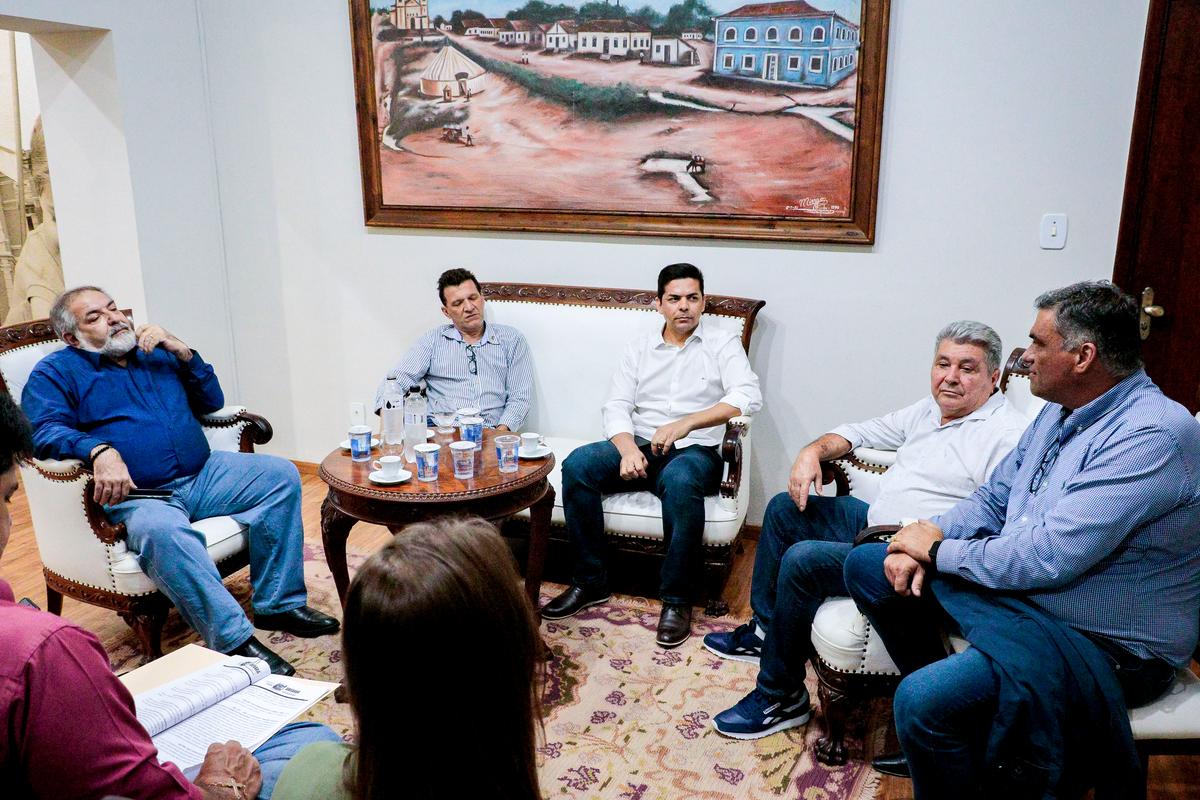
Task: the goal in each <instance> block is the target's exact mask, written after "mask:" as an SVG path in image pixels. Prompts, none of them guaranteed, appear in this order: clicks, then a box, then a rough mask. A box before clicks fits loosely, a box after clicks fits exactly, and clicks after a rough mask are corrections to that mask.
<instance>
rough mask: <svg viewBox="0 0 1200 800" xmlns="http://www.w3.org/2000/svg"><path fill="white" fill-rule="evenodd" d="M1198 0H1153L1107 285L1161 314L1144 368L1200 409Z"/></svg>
mask: <svg viewBox="0 0 1200 800" xmlns="http://www.w3.org/2000/svg"><path fill="white" fill-rule="evenodd" d="M1198 42H1200V0H1151V3H1150V11H1149V15H1148V19H1147V25H1146V43H1145V48H1144V50H1143V53H1142V72H1141V79H1140V82H1139V84H1138V96H1137V107H1136V109H1135V112H1134V121H1133V135H1132V138H1131V141H1130V146H1129V167H1128V172H1127V174H1126V177H1125V200H1124V205H1123V206H1122V209H1121V229H1120V233H1119V236H1118V240H1117V255H1116V262H1115V264H1114V267H1113V281H1114V282H1115V283H1116V284H1117V285H1118V286H1120V287H1121V288H1122V289H1124V290H1125V291H1127V292H1129V293H1130V294H1133V295H1134V296H1135V297H1140V295H1141V293H1142V290H1143V289H1146V288H1153V290H1154V304H1155V305H1157V306H1161V307H1162V310H1163V315H1162V316H1161V317H1158V318H1156V319H1151V320H1150V333H1149V336H1148V338H1147V339H1146V340H1145V342H1144V343H1143V347H1142V354H1143V356H1144V358H1145V360H1146V371H1147V372H1148V373H1149V374H1150V377H1152V378H1153V379H1154V381H1155V382H1156V383H1157V384H1158V385H1159V386H1161V387H1162V389H1163V391H1164V392H1166V393H1167V394H1168V395H1169V396H1171V397H1173V398H1174V399H1176V400H1178V401H1179V402H1180V403H1183V404H1184V405H1186V406H1187V407H1188V408H1189V409H1190V410H1191V411H1192V413H1196V411H1197V410H1200V80H1198V79H1197V77H1196V76H1197V74H1198V73H1197V65H1196V54H1197V43H1198Z"/></svg>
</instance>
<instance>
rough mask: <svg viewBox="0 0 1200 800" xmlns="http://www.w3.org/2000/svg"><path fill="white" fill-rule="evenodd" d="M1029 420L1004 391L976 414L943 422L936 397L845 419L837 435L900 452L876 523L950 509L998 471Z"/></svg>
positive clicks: (873, 513) (871, 516) (878, 502)
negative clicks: (878, 414)
mask: <svg viewBox="0 0 1200 800" xmlns="http://www.w3.org/2000/svg"><path fill="white" fill-rule="evenodd" d="M1028 424H1029V420H1028V419H1026V418H1025V417H1024V416H1022V415H1021V414H1020V413H1019V412H1018V411H1017V410H1016V409H1015V408H1013V407H1012V406H1010V405H1009V404H1008V401H1007V400H1006V399H1005V397H1004V395H1003V394H1001V393H1000V392H996V393H995V394H993V395H992V396H991V397H989V398H988V400H987V402H986V403H984V404H983V405H982V406H980V407H979V408H977V409H975V411H973V412H972V413H970V414H968V415H967V416H965V417H960V418H959V419H952V420H950V421H949V422H947V423H945V424H943V423H942V411H941V409H940V408H938V404H937V402H936V401H934V399H933V397H932V396H926V397H924V398H922V399H921V400H918V401H917V402H915V403H913V404H912V405H911V406H908V407H906V408H902V409H900V410H899V411H893V412H892V413H890V414H885V415H884V416H882V417H876V418H875V419H869V420H867V421H866V422H857V423H853V424H849V425H840V426H838V427H836V428H834V429H833V430H832V431H830V432H831V433H836V434H837V435H838V436H841V437H842V438H844V439H846V440H847V441H849V442H850V444H851V445H852V446H853V447H863V446H866V447H874V448H877V449H879V450H895V451H896V463H895V464H894V465H893V466H892V467H891V468H889V469H888V471H887V472H885V473H884V474H883V478H882V479H881V481H880V486H879V495H878V496H877V497H876V498H875V502H873V503H871V508H870V510H869V511H868V512H867V524H868V525H895V524H898V523H899V522H900V520H901V519H908V518H914V519H929V518H930V517H933V516H936V515H937V514H941V513H943V512H946V511H948V510H950V508H951V507H953V506H954V505H955V504H956V503H957V502H958V501H959V500H962V499H963V498H964V497H967V496H968V495H970V494H971V493H972V492H974V491H975V490H976V489H978V488H979V487H980V486H981V485H983V483H985V482H986V481H987V479H988V477H989V476H990V475H991V474H992V470H993V469H995V468H996V466H997V465H998V464H999V463H1000V462H1001V461H1002V460H1004V457H1005V456H1006V455H1008V453H1009V451H1010V450H1012V449H1013V448H1014V447H1016V445H1017V441H1018V440H1019V439H1020V438H1021V434H1022V433H1024V431H1025V428H1026V427H1027V426H1028Z"/></svg>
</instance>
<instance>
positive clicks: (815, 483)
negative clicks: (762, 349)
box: [704, 321, 1028, 739]
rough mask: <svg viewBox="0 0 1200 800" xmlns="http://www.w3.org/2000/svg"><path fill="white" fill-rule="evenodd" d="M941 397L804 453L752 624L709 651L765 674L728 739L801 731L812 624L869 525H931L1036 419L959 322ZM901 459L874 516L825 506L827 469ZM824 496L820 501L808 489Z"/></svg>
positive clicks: (839, 590) (726, 727) (766, 545)
mask: <svg viewBox="0 0 1200 800" xmlns="http://www.w3.org/2000/svg"><path fill="white" fill-rule="evenodd" d="M935 342H936V344H935V346H934V347H935V349H934V356H933V367H932V369H931V371H930V384H931V394H930V395H928V396H926V397H923V398H921V399H920V400H918V401H917V402H916V403H913V404H912V405H910V406H908V407H906V408H902V409H900V410H898V411H893V412H892V413H890V414H886V415H884V416H882V417H876V418H875V419H870V420H867V421H865V422H860V423H856V424H848V425H841V426H839V427H837V428H834V429H833V431H831V432H829V433H827V434H825V435H824V436H822V437H820V438H819V439H817V440H816V441H814V442H812V443H811V444H809V445H808V446H806V447H805V448H804V449H803V450H801V451H800V454H799V455H797V456H796V460H795V462H794V463H793V465H792V471H791V475H790V476H789V478H788V490H787V491H786V492H781V493H779V494H777V495H776V496H775V497H774V498H773V499H772V500H771V502H770V504H769V505H768V506H767V512H766V514H765V515H764V518H763V527H762V533H761V535H760V536H759V542H758V547H757V550H756V554H755V558H754V577H753V578H752V580H751V589H750V606H751V608H752V609H753V612H754V615H753V616H752V617H751V619H750V621H749V622H748V623H746V624H745V625H742V626H740V627H738V628H736V629H735V630H733V631H731V632H729V633H710V634H708V635H707V636H705V637H704V646H705V647H707V648H708V649H709V650H711V651H712V652H714V653H716V654H717V655H719V656H721V657H722V658H729V659H735V660H738V661H749V662H751V663H757V664H758V665H759V673H758V685H757V686H756V687H755V689H754V691H752V692H750V694H748V695H746V697H745V698H743V699H742V700H741V702H739V703H738V704H737V705H735V706H734V707H733V708H730V709H727V710H726V711H723V712H721V713H720V714H718V715H716V716H715V717H714V718H713V725H714V726H715V727H716V729H717V730H718V731H720V732H721V733H723V734H725V735H727V736H732V737H734V738H738V739H757V738H760V737H762V736H767V735H769V734H772V733H776V732H778V731H782V730H787V729H788V728H795V727H798V726H800V725H803V724H804V723H805V722H807V721H808V718H809V714H810V708H809V697H808V692H807V690H806V689H805V688H804V662H805V661H806V660H807V659H808V658H809V657H811V656H812V654H813V649H812V639H811V633H812V623H813V618H814V617H815V616H816V613H817V609H818V608H819V607H820V605H821V603H822V602H823V601H824V600H825V598H827V597H836V596H843V595H846V594H847V591H846V588H845V584H844V582H843V580H842V566H843V564H844V562H845V560H846V556H847V555H848V554H849V553H850V548H851V546H852V543H853V541H854V537H855V536H856V535H857V533H858V532H859V531H860V530H861V529H862V528H864V527H866V526H868V525H889V524H898V523H899V522H900V520H901V519H905V518H913V519H918V518H919V519H928V518H929V516H930V515H936V514H939V513H941V512H943V511H947V510H949V509H950V507H951V506H953V505H954V504H955V503H957V502H958V501H959V500H961V499H962V498H964V497H966V496H967V495H969V494H971V493H972V492H974V491H975V489H976V488H978V487H979V486H980V485H981V484H983V483H984V482H985V481H986V480H987V478H988V476H989V475H991V472H992V470H993V469H994V468H995V467H996V465H997V464H999V463H1000V462H1001V461H1002V460H1003V459H1004V457H1005V456H1006V455H1008V453H1009V451H1010V450H1012V449H1013V448H1014V447H1015V446H1016V444H1017V441H1018V440H1019V439H1020V438H1021V434H1022V432H1023V431H1024V430H1025V427H1026V425H1027V423H1028V420H1027V419H1026V418H1025V417H1024V416H1022V415H1021V414H1020V413H1019V412H1017V411H1016V410H1015V409H1013V408H1011V407H1009V406H1008V404H1007V402H1006V400H1005V397H1004V395H1003V394H1001V393H1000V392H999V391H998V390H997V389H996V381H997V379H998V378H999V377H1000V358H1001V344H1000V337H999V336H998V335H997V334H996V332H995V331H994V330H992V329H991V328H990V327H988V326H987V325H984V324H982V323H979V322H969V321H962V322H952V323H950V324H949V325H947V326H946V327H945V328H943V329H942V330H941V331H940V332H939V333H938V335H937V339H936V340H935ZM862 446H866V447H874V448H879V449H884V450H895V451H896V463H895V465H893V466H892V467H891V468H890V469H888V471H887V472H886V473H884V475H883V478H882V480H881V482H880V487H879V495H878V497H876V498H875V502H873V503H871V504H870V506H869V507H868V505H867V504H866V503H864V502H863V501H862V500H859V499H858V498H855V497H850V496H844V497H822V496H820V494H819V493H820V491H821V462H822V461H827V460H829V459H833V458H838V457H839V456H843V455H845V454H846V453H848V452H850V451H851V450H852V449H853V448H855V447H862ZM810 487H812V488H815V489H816V491H817V492H818V494H817V495H815V496H814V495H810V494H809V488H810Z"/></svg>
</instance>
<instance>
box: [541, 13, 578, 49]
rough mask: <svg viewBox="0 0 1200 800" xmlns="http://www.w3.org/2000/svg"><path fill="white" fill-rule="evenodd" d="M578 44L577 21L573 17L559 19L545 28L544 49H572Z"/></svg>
mask: <svg viewBox="0 0 1200 800" xmlns="http://www.w3.org/2000/svg"><path fill="white" fill-rule="evenodd" d="M578 44H579V23H578V22H576V21H575V20H573V19H560V20H559V21H558V22H556V23H554V24H553V25H551V26H550V27H549V28H547V29H546V49H547V50H554V51H561V50H574V49H575V48H576V47H577V46H578Z"/></svg>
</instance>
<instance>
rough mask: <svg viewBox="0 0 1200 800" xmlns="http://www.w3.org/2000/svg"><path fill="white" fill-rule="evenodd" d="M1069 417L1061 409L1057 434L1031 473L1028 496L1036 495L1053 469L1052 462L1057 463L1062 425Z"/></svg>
mask: <svg viewBox="0 0 1200 800" xmlns="http://www.w3.org/2000/svg"><path fill="white" fill-rule="evenodd" d="M1070 415H1071V412H1070V411H1068V410H1067V409H1063V412H1062V418H1061V419H1059V421H1058V425H1059V429H1058V433H1057V434H1055V436H1054V438H1053V439H1052V440H1051V441H1050V444H1049V446H1048V447H1046V454H1045V455H1043V456H1042V463H1040V464H1038V468H1037V469H1036V470H1034V471H1033V478H1032V480H1030V481H1029V493H1030V494H1037V493H1038V490H1039V489H1041V488H1042V483H1043V482H1045V480H1046V476H1047V475H1049V474H1050V470H1051V469H1052V468H1053V467H1054V462H1055V461H1058V453H1059V451H1061V450H1062V440H1063V434H1062V425H1063V423H1065V422H1066V421H1067V417H1069V416H1070Z"/></svg>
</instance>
